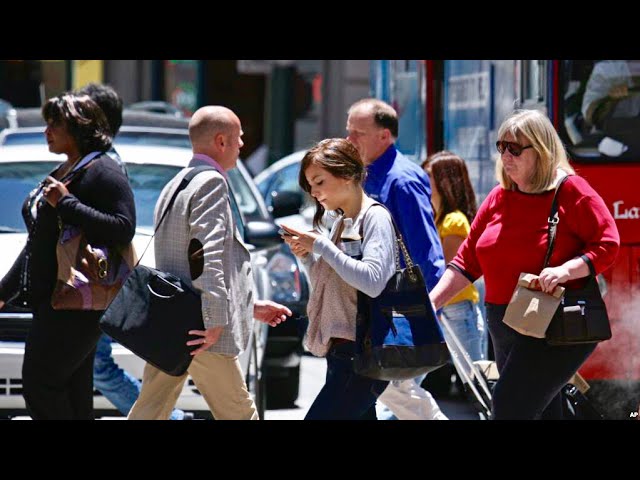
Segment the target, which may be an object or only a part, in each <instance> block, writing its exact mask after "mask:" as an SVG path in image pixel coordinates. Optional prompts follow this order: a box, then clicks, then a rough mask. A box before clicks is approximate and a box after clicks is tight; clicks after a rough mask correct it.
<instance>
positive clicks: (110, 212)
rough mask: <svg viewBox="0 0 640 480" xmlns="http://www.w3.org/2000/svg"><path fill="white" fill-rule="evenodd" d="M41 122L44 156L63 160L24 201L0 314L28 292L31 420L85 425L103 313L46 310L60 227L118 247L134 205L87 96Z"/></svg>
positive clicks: (64, 101)
mask: <svg viewBox="0 0 640 480" xmlns="http://www.w3.org/2000/svg"><path fill="white" fill-rule="evenodd" d="M42 116H43V118H44V120H45V122H46V124H47V128H46V129H45V137H46V140H47V144H48V146H49V151H51V152H52V153H56V154H65V155H66V157H67V159H66V160H65V161H64V162H63V163H62V164H60V165H59V166H58V167H56V168H55V169H54V170H53V171H52V172H51V174H50V175H49V176H48V177H47V179H46V180H45V181H44V182H42V183H41V184H40V186H39V187H38V188H36V189H35V190H33V191H32V192H31V194H30V195H29V196H28V198H27V199H26V201H25V204H24V207H23V217H24V219H25V223H26V224H27V227H28V231H29V238H28V240H27V246H26V247H25V249H24V250H23V251H22V253H21V254H20V256H19V257H18V259H17V260H16V262H15V263H14V265H13V267H12V268H11V269H10V270H9V272H8V273H7V275H6V276H5V277H4V278H3V279H2V281H0V308H1V307H2V306H3V305H4V302H6V301H7V300H9V299H11V298H13V297H14V296H15V294H16V293H17V292H18V291H19V290H20V289H24V290H26V291H28V293H29V299H30V303H31V308H32V311H33V322H32V325H31V329H30V331H29V335H28V336H27V340H26V343H25V354H24V363H23V366H22V379H23V395H24V398H25V403H26V406H27V410H28V412H29V415H30V416H31V418H33V419H36V420H40V419H43V420H44V419H59V420H62V419H74V420H80V419H82V420H89V419H93V417H94V414H93V380H92V377H93V375H92V372H93V358H94V353H95V349H96V344H97V342H98V339H99V338H100V327H99V319H100V317H101V316H102V314H103V311H100V310H54V309H53V308H52V307H51V296H52V293H53V290H54V286H55V283H56V277H57V269H58V265H57V259H56V244H57V242H58V236H59V234H60V224H61V223H65V224H68V225H74V226H78V227H79V228H81V229H82V230H83V231H84V234H85V235H86V238H87V240H88V242H89V243H90V244H99V245H105V246H107V247H121V246H124V245H127V244H129V242H131V239H132V238H133V236H134V233H135V225H136V212H135V203H134V199H133V192H132V190H131V187H130V186H129V182H128V181H127V178H126V177H125V175H124V174H123V173H122V170H121V169H120V168H118V166H117V165H116V164H115V163H114V161H113V160H112V159H111V158H110V157H109V156H108V155H107V154H106V152H108V151H109V149H110V148H111V141H112V138H111V130H110V129H109V125H108V123H107V120H106V118H105V115H104V112H103V111H102V110H101V109H100V107H99V106H98V105H97V104H96V103H95V102H94V101H93V100H91V98H90V97H88V96H86V95H82V96H76V95H70V94H65V95H60V96H58V97H54V98H51V99H49V100H48V101H47V102H46V103H45V104H44V106H43V107H42ZM89 162H91V163H89ZM84 165H88V166H87V168H86V169H84V170H82V171H80V169H81V168H84ZM76 172H80V173H79V174H77V173H76Z"/></svg>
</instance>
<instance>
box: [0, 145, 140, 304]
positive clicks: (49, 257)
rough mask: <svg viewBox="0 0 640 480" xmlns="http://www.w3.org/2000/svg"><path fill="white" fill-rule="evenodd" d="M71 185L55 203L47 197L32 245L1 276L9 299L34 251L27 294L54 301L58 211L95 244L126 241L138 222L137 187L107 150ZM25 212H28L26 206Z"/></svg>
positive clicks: (1, 295)
mask: <svg viewBox="0 0 640 480" xmlns="http://www.w3.org/2000/svg"><path fill="white" fill-rule="evenodd" d="M67 189H68V190H69V195H66V196H65V197H63V198H62V199H60V201H59V202H58V205H57V207H56V208H53V207H52V206H51V205H49V204H48V203H46V202H45V204H44V205H43V206H42V207H41V208H40V210H39V212H38V217H37V220H36V222H35V225H34V226H33V227H32V230H31V232H30V235H29V239H30V241H29V242H28V243H27V247H25V248H24V249H23V250H22V252H21V253H20V255H19V256H18V258H17V260H16V261H15V262H14V264H13V266H12V267H11V269H10V270H9V272H7V274H6V275H5V277H4V278H3V279H2V280H0V300H4V301H5V302H6V301H8V300H10V299H12V298H14V297H15V296H17V295H18V293H20V288H21V287H23V286H22V282H21V278H20V277H21V276H22V268H23V262H24V261H25V258H26V255H27V253H29V254H30V255H29V262H28V268H27V273H28V282H27V290H28V292H29V295H28V298H29V299H30V301H31V304H32V306H33V307H34V308H35V307H37V306H39V305H42V304H43V303H48V302H50V301H51V294H52V292H53V288H54V286H55V282H56V276H57V269H58V266H57V261H56V243H57V240H58V235H59V233H60V229H59V222H58V217H59V219H60V221H61V222H62V223H65V224H69V225H77V226H79V227H81V228H82V229H83V231H84V232H85V234H86V236H87V240H88V241H89V243H90V244H93V245H103V246H113V245H126V244H128V243H129V242H130V241H131V239H132V238H133V235H134V233H135V226H136V209H135V203H134V200H133V191H132V190H131V187H130V185H129V181H128V180H127V178H126V176H125V175H124V174H123V173H122V170H121V169H120V167H119V166H118V164H117V163H116V162H115V161H114V160H113V159H112V158H111V157H109V156H108V155H107V154H106V153H103V154H100V155H99V156H98V157H96V158H95V159H94V161H93V163H92V164H91V165H90V166H89V167H88V168H87V169H86V170H83V171H82V172H80V173H79V174H78V175H77V176H76V177H75V178H74V179H73V181H72V182H71V183H70V184H69V185H67ZM25 204H26V202H25ZM25 215H29V213H28V212H27V209H26V208H23V216H25ZM28 224H29V223H27V225H28ZM21 298H22V297H21Z"/></svg>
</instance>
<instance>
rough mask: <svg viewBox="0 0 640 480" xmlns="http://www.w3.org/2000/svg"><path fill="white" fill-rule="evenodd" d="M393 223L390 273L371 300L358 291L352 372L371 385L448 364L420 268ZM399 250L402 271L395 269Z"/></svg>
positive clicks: (398, 263)
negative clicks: (402, 261)
mask: <svg viewBox="0 0 640 480" xmlns="http://www.w3.org/2000/svg"><path fill="white" fill-rule="evenodd" d="M375 205H380V206H382V207H384V205H382V204H379V203H375V204H373V205H371V207H373V206H375ZM371 207H369V208H371ZM384 208H386V207H384ZM365 215H366V212H365ZM392 220H393V218H392ZM393 223H394V225H393V227H394V230H395V233H396V237H397V243H396V252H395V262H396V273H395V274H394V275H393V276H392V277H391V278H390V279H389V281H388V282H387V285H386V287H385V289H384V290H383V291H382V293H381V294H380V295H379V296H378V297H376V298H371V297H369V296H368V295H366V294H364V293H362V292H360V291H358V316H357V318H356V350H355V356H354V359H353V368H354V371H355V372H356V373H358V374H359V375H363V376H366V377H369V378H374V379H376V380H406V379H409V378H414V377H417V376H419V375H422V374H424V373H427V372H430V371H432V370H435V369H437V368H439V367H441V366H442V365H444V364H445V363H447V361H448V360H449V350H448V348H447V344H446V343H445V341H444V337H443V335H442V330H441V329H440V325H439V324H438V320H437V318H436V314H435V312H434V311H433V307H432V304H431V301H430V300H429V295H428V291H427V287H426V286H425V281H424V277H423V275H422V271H421V270H420V266H419V265H414V264H413V262H412V261H411V257H410V256H409V252H408V251H407V248H406V247H405V245H404V242H403V241H402V235H400V233H399V231H398V228H397V227H396V225H395V222H393ZM362 225H364V221H363V222H362ZM362 225H361V229H360V236H362V235H363V231H362ZM400 250H401V251H402V254H403V256H404V261H405V263H406V265H407V267H406V268H401V267H400Z"/></svg>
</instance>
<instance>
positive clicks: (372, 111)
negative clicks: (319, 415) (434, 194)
mask: <svg viewBox="0 0 640 480" xmlns="http://www.w3.org/2000/svg"><path fill="white" fill-rule="evenodd" d="M397 138H398V114H397V113H396V111H395V110H394V109H393V107H391V106H390V105H388V104H387V103H385V102H383V101H381V100H377V99H374V98H366V99H363V100H359V101H357V102H355V103H354V104H353V105H351V107H350V108H349V111H348V118H347V139H348V140H349V141H350V142H351V143H353V144H354V145H355V146H356V148H357V149H358V152H360V156H361V157H362V161H363V162H364V164H365V166H366V167H367V180H366V182H365V184H364V190H365V192H366V193H367V195H369V196H370V197H371V198H373V199H374V200H377V201H379V202H380V203H382V204H383V205H385V206H386V207H387V208H388V209H389V211H390V212H391V214H392V216H393V219H394V220H395V222H396V225H397V226H398V228H399V229H400V233H401V234H402V238H403V239H404V242H405V244H406V245H407V248H408V249H409V254H410V255H411V259H412V260H413V262H414V263H415V264H417V265H420V268H421V270H422V273H423V275H424V279H425V283H426V286H427V289H428V290H431V289H432V288H433V287H434V286H435V284H436V283H437V282H438V279H439V278H440V276H441V275H442V272H443V271H444V265H445V264H444V256H443V253H442V246H441V245H440V238H439V236H438V231H437V230H436V225H435V222H434V218H433V210H432V209H431V186H430V185H429V178H428V177H427V175H426V174H425V172H424V171H423V170H422V169H421V168H420V167H419V166H418V165H416V164H415V163H413V162H411V161H410V160H409V159H407V158H406V157H405V156H404V155H402V153H400V151H398V149H397V148H396V146H395V141H396V139H397ZM402 261H403V260H401V262H402ZM403 266H404V264H403ZM424 377H425V376H421V377H418V378H416V379H412V380H403V381H393V382H391V383H390V384H389V386H388V387H387V389H386V390H385V392H384V393H383V394H382V395H381V396H380V398H379V400H380V402H382V403H383V404H384V405H386V406H387V407H389V409H390V410H391V411H392V412H394V413H395V415H396V416H397V417H398V418H400V419H423V420H434V419H437V420H447V417H446V416H445V415H444V414H443V413H442V411H441V410H440V407H439V406H438V404H437V403H436V401H435V400H434V398H433V396H432V395H431V394H430V393H429V392H428V391H426V390H425V389H423V388H422V387H421V386H420V384H421V382H422V380H424ZM381 413H382V415H381V416H386V417H388V416H389V413H388V412H384V411H383V412H381Z"/></svg>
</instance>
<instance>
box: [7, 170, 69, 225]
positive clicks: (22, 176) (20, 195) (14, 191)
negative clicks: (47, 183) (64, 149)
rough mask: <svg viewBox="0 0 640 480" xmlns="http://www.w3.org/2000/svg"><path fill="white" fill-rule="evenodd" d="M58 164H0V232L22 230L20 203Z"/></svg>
mask: <svg viewBox="0 0 640 480" xmlns="http://www.w3.org/2000/svg"><path fill="white" fill-rule="evenodd" d="M57 165H58V162H37V163H36V162H4V163H2V164H0V205H2V207H1V208H0V233H8V232H22V233H26V231H27V230H26V227H25V225H24V221H23V220H22V204H23V203H24V201H25V199H26V198H27V195H29V192H31V190H33V189H34V188H36V186H37V185H38V183H40V182H41V181H42V180H44V178H45V177H46V176H47V175H48V174H49V173H50V172H51V171H52V170H53V169H54V168H55V167H56V166H57Z"/></svg>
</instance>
